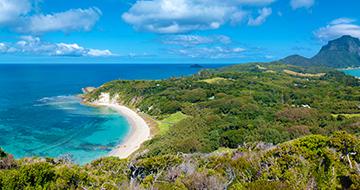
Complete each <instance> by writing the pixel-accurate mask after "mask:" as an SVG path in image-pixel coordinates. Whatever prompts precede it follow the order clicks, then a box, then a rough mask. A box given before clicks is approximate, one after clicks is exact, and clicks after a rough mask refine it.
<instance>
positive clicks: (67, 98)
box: [0, 64, 223, 164]
mask: <svg viewBox="0 0 360 190" xmlns="http://www.w3.org/2000/svg"><path fill="white" fill-rule="evenodd" d="M220 66H223V65H206V67H211V68H213V67H220ZM199 70H200V69H199V68H190V67H189V65H120V64H119V65H84V64H82V65H53V64H48V65H45V64H44V65H29V64H26V65H25V64H24V65H19V64H16V65H11V64H8V65H4V64H3V65H0V147H2V148H3V149H4V150H5V151H7V152H9V153H11V154H13V155H14V156H15V157H16V158H22V157H28V156H43V157H59V156H63V155H71V156H72V158H73V160H74V161H75V162H76V163H79V164H84V163H87V162H90V161H91V160H94V159H96V158H99V157H101V156H104V155H106V154H108V153H109V151H110V150H112V149H113V148H114V147H115V146H116V144H118V143H119V142H121V141H122V140H123V139H124V138H125V137H126V135H127V134H128V133H129V125H128V123H127V121H126V120H125V119H124V118H123V117H121V116H119V115H118V114H116V113H114V112H113V111H111V110H109V109H106V108H101V109H98V108H92V107H87V106H84V105H82V104H80V101H81V100H80V99H79V98H78V97H77V96H76V94H79V93H81V88H82V87H86V86H99V85H101V84H103V83H105V82H107V81H110V80H114V79H164V78H169V77H173V76H184V75H190V74H193V73H196V72H198V71H199Z"/></svg>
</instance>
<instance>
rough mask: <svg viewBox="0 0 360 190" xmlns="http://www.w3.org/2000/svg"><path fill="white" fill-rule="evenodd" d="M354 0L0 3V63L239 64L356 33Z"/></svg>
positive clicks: (359, 31)
mask: <svg viewBox="0 0 360 190" xmlns="http://www.w3.org/2000/svg"><path fill="white" fill-rule="evenodd" d="M359 8H360V1H358V0H146V1H145V0H72V1H70V0H0V63H49V64H51V63H245V62H256V61H261V62H263V61H264V62H268V61H273V60H278V59H281V58H283V57H286V56H288V55H292V54H300V55H303V56H306V57H311V56H313V55H315V54H316V53H317V52H318V51H319V49H320V48H321V46H322V45H324V44H326V43H327V41H329V40H332V39H335V38H338V37H340V36H342V35H352V36H354V37H358V38H360V21H359V20H358V19H360V12H359V11H358V10H359Z"/></svg>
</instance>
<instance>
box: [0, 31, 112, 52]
mask: <svg viewBox="0 0 360 190" xmlns="http://www.w3.org/2000/svg"><path fill="white" fill-rule="evenodd" d="M1 44H3V45H1ZM2 47H3V48H2ZM3 49H4V50H3ZM10 50H11V51H10ZM0 52H2V53H20V54H21V53H22V54H30V55H47V56H68V57H84V56H89V57H107V56H113V55H114V54H113V53H112V52H111V51H110V50H99V49H89V48H84V47H82V46H80V45H78V44H75V43H72V44H69V43H49V42H43V41H42V40H41V39H40V38H39V37H33V36H22V37H21V40H19V41H18V42H16V43H14V44H11V45H8V46H6V45H5V44H4V43H0Z"/></svg>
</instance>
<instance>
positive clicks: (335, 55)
mask: <svg viewBox="0 0 360 190" xmlns="http://www.w3.org/2000/svg"><path fill="white" fill-rule="evenodd" d="M280 62H283V63H286V64H291V65H298V66H309V65H311V66H326V67H333V68H347V67H360V40H359V39H358V38H354V37H351V36H342V37H341V38H338V39H335V40H332V41H330V42H329V43H328V44H327V45H325V46H323V47H322V48H321V50H320V52H319V53H318V54H317V55H315V56H314V57H312V58H310V59H309V58H305V57H302V56H299V55H293V56H289V57H286V58H284V59H282V60H280Z"/></svg>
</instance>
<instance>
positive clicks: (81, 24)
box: [17, 8, 101, 33]
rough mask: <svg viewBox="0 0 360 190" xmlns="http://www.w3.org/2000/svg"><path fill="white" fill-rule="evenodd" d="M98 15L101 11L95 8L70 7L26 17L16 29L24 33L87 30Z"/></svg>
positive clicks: (93, 23) (96, 19) (97, 18)
mask: <svg viewBox="0 0 360 190" xmlns="http://www.w3.org/2000/svg"><path fill="white" fill-rule="evenodd" d="M100 16H101V11H100V10H99V9H97V8H89V9H71V10H68V11H65V12H60V13H55V14H48V15H42V14H40V15H34V16H31V17H28V18H26V19H25V22H24V24H23V25H21V26H19V27H18V28H17V30H18V31H20V32H25V33H45V32H53V31H62V32H69V31H89V30H90V29H91V28H92V27H93V26H94V25H95V23H96V22H97V21H98V20H99V18H100Z"/></svg>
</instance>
